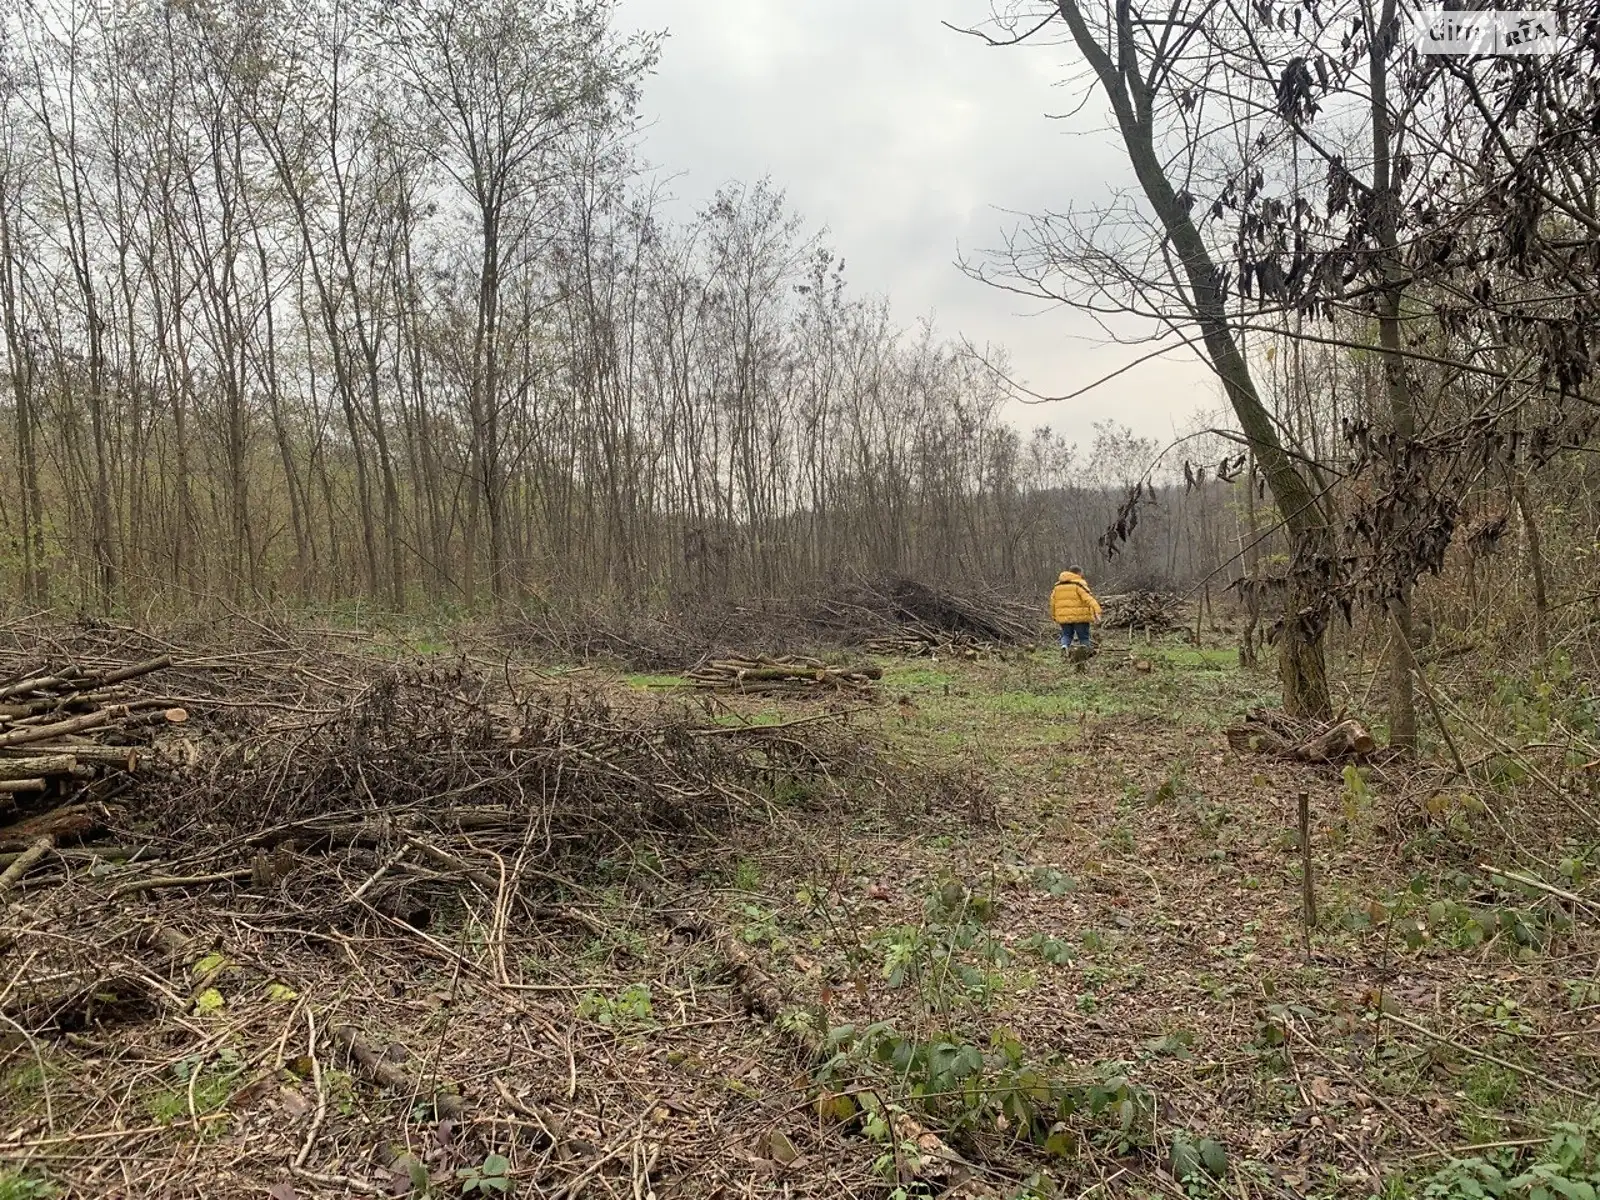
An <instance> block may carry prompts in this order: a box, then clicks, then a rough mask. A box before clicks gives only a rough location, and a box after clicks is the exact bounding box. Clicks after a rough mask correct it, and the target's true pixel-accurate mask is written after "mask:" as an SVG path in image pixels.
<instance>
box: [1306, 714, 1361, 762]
mask: <svg viewBox="0 0 1600 1200" xmlns="http://www.w3.org/2000/svg"><path fill="white" fill-rule="evenodd" d="M1377 748H1378V743H1377V742H1376V741H1374V740H1373V737H1372V735H1371V734H1370V733H1368V732H1367V730H1366V727H1365V726H1363V725H1362V724H1361V722H1359V721H1340V722H1339V723H1338V724H1337V725H1335V726H1333V728H1331V729H1328V730H1325V731H1324V732H1322V733H1319V734H1317V735H1316V736H1315V737H1313V738H1311V739H1310V740H1309V741H1305V742H1302V743H1300V745H1298V746H1296V747H1295V748H1294V757H1296V758H1298V759H1300V760H1302V761H1304V762H1328V763H1331V762H1344V761H1346V760H1347V759H1353V758H1365V757H1366V756H1367V755H1369V754H1371V753H1372V752H1373V751H1374V750H1376V749H1377Z"/></svg>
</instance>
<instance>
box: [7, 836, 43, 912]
mask: <svg viewBox="0 0 1600 1200" xmlns="http://www.w3.org/2000/svg"><path fill="white" fill-rule="evenodd" d="M55 844H56V842H55V839H54V838H50V837H42V838H40V839H39V840H38V841H37V842H35V843H34V844H33V845H31V846H29V847H28V848H27V849H26V850H24V851H23V852H22V853H21V854H18V855H17V856H16V857H15V859H14V860H13V861H12V863H11V865H10V866H8V867H7V868H6V869H5V871H4V873H0V898H3V897H4V896H5V894H6V893H7V892H9V891H10V890H11V889H12V888H13V887H15V886H16V884H17V880H19V879H21V878H22V877H23V876H24V875H26V874H27V873H28V872H29V871H30V870H31V869H32V868H33V866H34V864H35V863H37V862H38V861H39V860H40V859H42V858H43V857H44V856H45V855H46V854H49V853H50V851H51V850H52V849H54V847H55Z"/></svg>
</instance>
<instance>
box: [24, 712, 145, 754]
mask: <svg viewBox="0 0 1600 1200" xmlns="http://www.w3.org/2000/svg"><path fill="white" fill-rule="evenodd" d="M127 715H128V710H127V709H126V708H124V707H123V706H121V705H112V706H111V707H109V708H102V709H100V710H99V711H98V712H92V713H84V714H83V716H81V717H69V718H68V719H67V720H65V721H56V722H54V723H52V724H49V725H28V726H23V727H22V728H20V729H13V730H10V731H9V732H6V733H0V746H21V745H25V744H27V743H28V742H47V741H49V740H50V739H51V738H54V737H61V736H62V735H63V734H68V733H82V732H83V731H84V730H86V729H98V728H100V726H102V725H109V724H111V723H112V722H113V721H115V720H116V719H117V718H119V717H125V716H127Z"/></svg>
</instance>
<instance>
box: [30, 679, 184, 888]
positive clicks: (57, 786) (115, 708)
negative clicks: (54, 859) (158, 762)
mask: <svg viewBox="0 0 1600 1200" xmlns="http://www.w3.org/2000/svg"><path fill="white" fill-rule="evenodd" d="M171 665H172V660H171V659H170V658H168V657H166V656H165V655H163V656H161V657H158V658H153V659H148V660H146V661H143V662H137V663H133V664H131V665H128V666H122V667H116V668H104V669H90V668H87V667H85V666H83V665H82V664H81V663H77V662H67V663H64V664H52V663H50V662H36V663H33V664H30V665H27V666H24V667H22V668H21V669H19V670H14V671H13V672H12V673H11V674H10V677H9V678H8V679H7V680H6V681H5V682H4V683H3V684H0V849H10V848H15V847H19V846H29V847H33V848H35V849H36V850H37V855H38V856H39V857H42V856H43V854H44V853H46V852H47V851H48V850H49V849H50V848H51V847H52V846H53V845H54V841H55V839H58V838H67V837H74V836H79V835H82V834H83V833H86V832H88V831H89V830H90V829H92V828H94V827H95V826H96V825H97V824H98V822H99V816H98V814H97V811H96V810H97V807H98V805H99V804H101V803H103V802H104V801H105V800H107V799H110V798H111V796H112V795H114V794H115V793H116V792H117V791H118V790H119V786H120V783H121V782H125V781H126V778H127V777H128V776H130V775H132V774H133V773H134V772H135V771H136V770H137V769H138V768H139V765H140V757H139V749H140V747H141V746H142V745H147V744H148V743H149V740H150V731H151V728H152V727H153V726H159V725H166V724H172V723H180V722H182V721H184V720H186V719H187V716H188V714H187V713H186V712H184V710H183V709H181V708H178V707H176V706H175V705H174V704H173V703H172V701H170V700H167V699H162V698H159V697H157V698H141V697H139V696H138V694H137V693H136V692H135V691H134V689H133V687H132V684H133V681H135V680H138V679H142V678H144V677H145V676H148V675H153V674H155V673H156V672H158V671H161V670H163V669H165V668H167V667H169V666H171ZM13 878H15V876H13Z"/></svg>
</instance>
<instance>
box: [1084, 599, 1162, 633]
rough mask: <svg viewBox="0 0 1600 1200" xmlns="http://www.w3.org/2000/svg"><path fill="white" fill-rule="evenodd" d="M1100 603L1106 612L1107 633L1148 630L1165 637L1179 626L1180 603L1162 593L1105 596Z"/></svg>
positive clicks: (1104, 616) (1103, 623) (1105, 624)
mask: <svg viewBox="0 0 1600 1200" xmlns="http://www.w3.org/2000/svg"><path fill="white" fill-rule="evenodd" d="M1100 603H1101V605H1102V607H1103V608H1104V612H1103V613H1102V614H1101V618H1100V624H1101V627H1102V628H1105V629H1147V630H1149V631H1150V632H1151V633H1165V632H1166V631H1167V630H1169V629H1171V628H1173V627H1174V626H1175V625H1176V624H1177V618H1176V616H1175V615H1174V610H1175V608H1176V604H1177V600H1176V598H1175V597H1173V596H1168V595H1163V594H1162V593H1161V592H1128V593H1126V594H1125V595H1120V596H1103V597H1101V600H1100Z"/></svg>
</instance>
